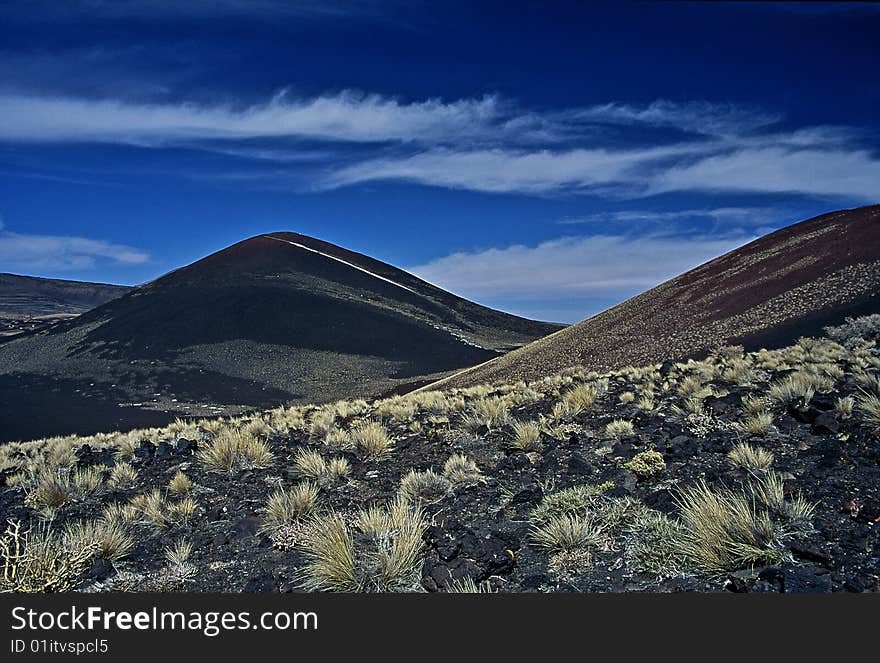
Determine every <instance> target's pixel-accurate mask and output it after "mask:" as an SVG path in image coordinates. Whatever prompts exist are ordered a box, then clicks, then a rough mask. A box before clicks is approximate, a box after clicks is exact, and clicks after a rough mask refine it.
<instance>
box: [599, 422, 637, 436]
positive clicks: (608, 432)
mask: <svg viewBox="0 0 880 663" xmlns="http://www.w3.org/2000/svg"><path fill="white" fill-rule="evenodd" d="M634 432H635V428H633V425H632V422H630V421H627V420H626V419H615V420H614V421H611V422H609V423H608V425H607V426H605V437H614V438H620V437H628V436H630V435H632V434H633V433H634Z"/></svg>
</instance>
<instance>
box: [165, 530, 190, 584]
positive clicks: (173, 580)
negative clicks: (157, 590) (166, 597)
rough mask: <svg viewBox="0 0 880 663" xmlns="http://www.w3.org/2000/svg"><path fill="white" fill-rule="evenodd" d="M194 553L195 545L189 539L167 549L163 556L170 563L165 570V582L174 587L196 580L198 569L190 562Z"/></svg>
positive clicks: (180, 540)
mask: <svg viewBox="0 0 880 663" xmlns="http://www.w3.org/2000/svg"><path fill="white" fill-rule="evenodd" d="M193 551H194V547H193V544H192V543H190V542H189V541H188V540H187V539H178V540H177V541H175V542H174V545H172V546H166V547H165V550H164V551H163V554H164V556H165V560H166V561H167V562H168V566H167V567H166V568H165V577H164V581H165V582H167V583H170V584H171V585H172V586H174V585H178V584H182V583H185V582H189V581H190V580H192V579H193V578H195V576H196V573H197V570H196V567H195V565H193V564H192V563H191V562H190V561H189V560H190V558H191V557H192V554H193Z"/></svg>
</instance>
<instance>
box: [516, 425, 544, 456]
mask: <svg viewBox="0 0 880 663" xmlns="http://www.w3.org/2000/svg"><path fill="white" fill-rule="evenodd" d="M510 446H512V447H513V448H514V449H517V450H519V451H537V450H538V449H540V448H541V427H540V426H539V425H538V424H536V423H535V422H533V421H515V422H514V423H513V439H512V440H511V441H510Z"/></svg>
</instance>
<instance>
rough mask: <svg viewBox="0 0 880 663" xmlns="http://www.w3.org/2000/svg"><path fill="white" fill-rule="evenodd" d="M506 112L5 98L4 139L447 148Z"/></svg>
mask: <svg viewBox="0 0 880 663" xmlns="http://www.w3.org/2000/svg"><path fill="white" fill-rule="evenodd" d="M500 113H501V110H500V108H499V102H498V100H497V99H496V98H494V97H491V96H487V97H483V98H479V99H465V100H460V101H454V102H449V103H446V102H443V101H441V100H438V99H428V100H426V101H421V102H415V103H409V104H407V103H401V102H399V101H397V100H396V99H391V98H387V97H382V96H379V95H362V94H358V93H355V92H351V91H344V92H340V93H338V94H335V95H327V96H320V97H315V98H311V99H293V98H291V97H289V95H288V94H286V93H280V94H278V95H276V96H275V97H273V98H272V99H271V100H270V101H269V102H267V103H263V104H256V105H252V106H248V107H245V108H235V107H233V106H229V105H218V106H198V105H195V104H187V103H184V104H138V103H128V102H123V101H118V100H107V99H101V100H91V99H76V98H50V97H30V96H21V95H10V94H7V95H2V96H0V139H4V140H11V141H55V142H60V141H78V142H86V141H102V142H131V143H142V144H147V145H150V144H153V145H163V144H167V143H174V142H179V141H181V140H193V139H226V140H230V139H245V138H266V137H282V136H288V137H300V138H311V139H320V140H328V141H331V140H332V141H351V142H376V141H400V142H416V141H417V142H443V141H445V140H447V139H448V138H449V137H452V136H459V137H467V136H469V135H472V136H477V135H480V134H482V133H485V132H487V131H489V128H490V127H491V126H493V124H495V122H496V120H497V118H498V116H499V115H500Z"/></svg>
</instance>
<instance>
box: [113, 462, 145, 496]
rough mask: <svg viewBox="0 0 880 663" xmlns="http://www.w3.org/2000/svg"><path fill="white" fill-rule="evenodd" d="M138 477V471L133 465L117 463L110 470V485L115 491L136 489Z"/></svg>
mask: <svg viewBox="0 0 880 663" xmlns="http://www.w3.org/2000/svg"><path fill="white" fill-rule="evenodd" d="M137 476H138V473H137V470H136V469H135V468H134V467H133V466H132V465H131V463H117V464H116V465H114V466H113V469H111V470H110V479H109V480H108V483H109V484H110V487H111V488H113V489H114V490H127V489H129V488H133V487H134V485H135V482H136V481H137Z"/></svg>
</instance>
